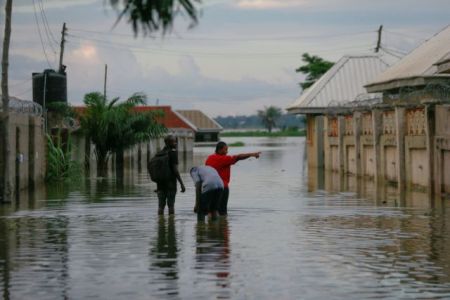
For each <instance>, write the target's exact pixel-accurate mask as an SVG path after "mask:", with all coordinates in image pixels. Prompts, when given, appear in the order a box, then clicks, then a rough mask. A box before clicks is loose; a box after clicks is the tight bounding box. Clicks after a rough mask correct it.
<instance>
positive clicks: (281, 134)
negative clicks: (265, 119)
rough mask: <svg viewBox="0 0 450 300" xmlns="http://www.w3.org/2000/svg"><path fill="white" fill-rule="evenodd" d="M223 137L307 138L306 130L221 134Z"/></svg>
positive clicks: (230, 132) (250, 131) (251, 131)
mask: <svg viewBox="0 0 450 300" xmlns="http://www.w3.org/2000/svg"><path fill="white" fill-rule="evenodd" d="M220 136H221V137H293V136H305V130H282V131H276V132H268V131H264V130H249V131H228V132H222V133H220Z"/></svg>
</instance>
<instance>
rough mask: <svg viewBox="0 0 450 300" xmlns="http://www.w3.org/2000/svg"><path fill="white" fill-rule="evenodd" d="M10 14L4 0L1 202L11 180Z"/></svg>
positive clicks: (8, 197)
mask: <svg viewBox="0 0 450 300" xmlns="http://www.w3.org/2000/svg"><path fill="white" fill-rule="evenodd" d="M11 16H12V0H6V5H5V32H4V36H3V54H2V83H1V85H2V114H1V119H0V123H1V124H0V126H1V131H0V139H1V144H0V152H1V157H0V196H1V201H2V202H10V201H11V192H12V188H11V182H10V180H9V163H8V162H9V139H8V137H9V91H8V67H9V44H10V42H11Z"/></svg>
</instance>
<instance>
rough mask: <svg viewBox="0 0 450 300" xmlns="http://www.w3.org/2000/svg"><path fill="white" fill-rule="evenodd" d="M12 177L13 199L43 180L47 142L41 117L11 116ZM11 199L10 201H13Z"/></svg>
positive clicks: (10, 153) (16, 114) (10, 162)
mask: <svg viewBox="0 0 450 300" xmlns="http://www.w3.org/2000/svg"><path fill="white" fill-rule="evenodd" d="M8 140H9V158H8V161H7V163H8V164H9V174H6V176H8V177H9V182H10V187H9V188H10V190H11V199H15V198H16V196H17V197H18V195H19V194H20V192H21V190H24V189H26V188H28V187H30V186H32V187H34V186H36V185H38V184H40V183H41V182H42V181H43V180H44V176H45V161H46V156H45V145H46V138H45V135H44V130H43V122H42V119H41V118H40V117H36V116H30V115H28V114H21V113H14V112H10V114H9V134H8ZM11 199H10V200H11Z"/></svg>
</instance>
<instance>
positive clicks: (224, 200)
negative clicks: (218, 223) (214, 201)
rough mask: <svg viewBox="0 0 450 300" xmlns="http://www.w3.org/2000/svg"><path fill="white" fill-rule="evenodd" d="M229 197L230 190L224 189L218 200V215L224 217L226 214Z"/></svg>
mask: <svg viewBox="0 0 450 300" xmlns="http://www.w3.org/2000/svg"><path fill="white" fill-rule="evenodd" d="M229 195H230V189H229V188H227V187H226V188H224V189H223V192H222V195H221V197H220V200H219V205H218V208H217V210H218V211H219V215H221V216H226V215H227V214H228V211H227V206H228V196H229Z"/></svg>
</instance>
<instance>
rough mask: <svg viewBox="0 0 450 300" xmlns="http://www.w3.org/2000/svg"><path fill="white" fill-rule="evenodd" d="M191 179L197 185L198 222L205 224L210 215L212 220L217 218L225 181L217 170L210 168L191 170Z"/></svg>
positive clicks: (203, 167) (196, 209)
mask: <svg viewBox="0 0 450 300" xmlns="http://www.w3.org/2000/svg"><path fill="white" fill-rule="evenodd" d="M190 174H191V178H192V180H193V181H194V183H195V207H194V212H196V213H197V221H199V222H204V221H205V216H206V215H208V214H210V215H211V220H215V219H216V218H217V206H218V203H219V200H220V197H221V195H222V191H223V181H222V178H220V176H219V174H218V173H217V171H216V169H214V168H212V167H210V166H198V167H193V168H191V171H190Z"/></svg>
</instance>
